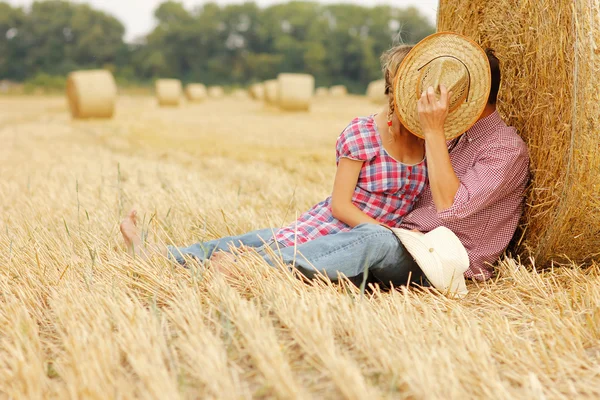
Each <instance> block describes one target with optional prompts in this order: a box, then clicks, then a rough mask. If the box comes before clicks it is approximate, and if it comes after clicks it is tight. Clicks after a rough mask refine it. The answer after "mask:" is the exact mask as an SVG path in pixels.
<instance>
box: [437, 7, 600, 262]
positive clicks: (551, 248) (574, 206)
mask: <svg viewBox="0 0 600 400" xmlns="http://www.w3.org/2000/svg"><path fill="white" fill-rule="evenodd" d="M438 29H440V30H453V31H456V32H458V33H462V34H465V35H467V36H470V37H471V38H473V39H474V40H475V41H477V42H478V43H480V44H481V45H482V46H483V47H484V48H485V47H491V48H493V49H495V51H496V55H497V56H498V58H499V59H500V61H501V67H502V73H503V84H502V88H501V91H500V98H499V104H498V106H499V110H500V112H501V114H502V115H503V116H504V118H505V120H506V121H507V123H508V124H510V125H512V126H515V127H516V128H517V129H518V131H519V133H520V134H521V136H522V137H523V138H524V140H525V141H526V142H527V143H528V145H529V149H530V155H531V171H532V184H531V189H530V191H529V193H528V198H527V204H528V207H527V209H526V212H525V216H524V221H523V232H521V234H520V235H518V236H517V240H516V244H517V245H518V247H519V249H520V250H521V251H523V252H524V253H525V254H527V255H529V254H530V255H532V256H534V257H535V260H536V263H537V264H538V265H548V264H549V263H550V261H551V260H555V261H557V262H567V261H568V260H572V261H574V262H576V263H587V262H589V261H590V260H592V259H598V258H599V253H600V154H599V143H600V141H599V135H598V132H599V131H600V126H599V123H598V118H599V115H600V84H599V81H598V76H600V70H599V69H600V51H599V50H598V46H599V45H600V2H599V1H598V0H575V1H572V0H557V1H554V2H552V4H549V3H548V2H542V1H537V0H536V1H533V0H519V1H513V0H510V1H508V0H494V1H489V0H482V1H478V2H471V1H468V0H442V1H441V2H440V9H439V21H438Z"/></svg>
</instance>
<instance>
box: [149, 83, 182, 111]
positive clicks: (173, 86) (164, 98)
mask: <svg viewBox="0 0 600 400" xmlns="http://www.w3.org/2000/svg"><path fill="white" fill-rule="evenodd" d="M155 86H156V98H157V99H158V105H159V106H161V107H165V106H178V105H179V102H180V101H181V91H182V88H181V81H180V80H178V79H159V80H157V81H156V84H155Z"/></svg>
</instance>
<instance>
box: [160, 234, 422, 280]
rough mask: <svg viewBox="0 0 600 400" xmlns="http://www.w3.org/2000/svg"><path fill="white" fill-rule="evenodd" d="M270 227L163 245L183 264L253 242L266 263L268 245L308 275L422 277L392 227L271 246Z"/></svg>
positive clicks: (247, 245)
mask: <svg viewBox="0 0 600 400" xmlns="http://www.w3.org/2000/svg"><path fill="white" fill-rule="evenodd" d="M273 233H274V230H272V229H262V230H258V231H254V232H250V233H246V234H244V235H240V236H231V237H225V238H222V239H217V240H211V241H208V242H204V243H196V244H194V245H192V246H189V247H183V248H176V247H169V254H170V256H171V257H172V258H174V259H175V260H177V262H179V263H181V264H183V263H185V259H184V256H192V257H193V258H195V259H197V260H199V261H204V260H206V259H208V258H210V257H211V256H212V254H213V253H215V252H217V251H229V250H230V248H237V247H240V246H246V247H253V248H256V249H257V251H258V252H259V254H260V255H261V256H262V257H263V258H264V259H265V260H266V261H267V262H268V263H269V264H271V265H274V264H275V261H274V260H272V259H271V256H270V255H269V254H267V251H266V246H269V247H270V248H271V249H273V251H274V253H275V254H276V255H277V256H278V257H280V258H281V260H282V261H283V262H284V263H285V264H288V265H291V266H293V267H295V268H297V269H298V270H300V272H302V273H303V274H304V275H305V276H307V277H308V278H314V277H316V276H317V275H319V273H321V274H324V275H326V276H327V277H329V278H330V279H331V280H337V279H338V277H339V275H340V274H342V275H345V276H346V277H348V278H350V279H351V280H352V281H353V282H355V283H356V282H357V280H356V279H352V278H359V279H360V278H362V276H363V273H364V272H365V271H366V270H367V269H368V275H369V277H371V278H375V280H376V281H379V282H381V283H383V284H386V285H387V284H389V283H391V284H393V285H394V286H400V285H405V284H407V283H409V280H410V281H411V282H422V277H423V275H422V271H421V269H420V268H419V266H418V265H417V264H416V262H415V261H414V260H413V258H412V256H411V255H410V254H409V253H408V251H407V250H406V249H405V248H404V246H403V245H402V243H400V241H399V240H398V238H397V237H396V235H394V233H393V232H392V231H390V230H389V229H387V228H385V227H382V226H379V225H375V224H362V225H358V226H357V227H355V228H354V229H352V230H351V231H348V232H340V233H336V234H333V235H327V236H321V237H319V238H316V239H314V240H312V241H310V242H307V243H303V244H300V245H298V246H296V248H294V247H285V248H282V247H281V246H277V243H276V242H273V241H272V239H273Z"/></svg>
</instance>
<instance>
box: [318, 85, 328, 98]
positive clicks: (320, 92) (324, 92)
mask: <svg viewBox="0 0 600 400" xmlns="http://www.w3.org/2000/svg"><path fill="white" fill-rule="evenodd" d="M327 96H329V88H326V87H324V86H320V87H318V88H317V89H316V90H315V97H327Z"/></svg>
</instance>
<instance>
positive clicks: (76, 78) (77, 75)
mask: <svg viewBox="0 0 600 400" xmlns="http://www.w3.org/2000/svg"><path fill="white" fill-rule="evenodd" d="M67 99H68V101H69V108H70V109H71V116H72V117H73V118H77V119H83V118H112V116H113V115H114V113H115V104H116V101H117V84H116V83H115V79H114V78H113V75H112V74H111V73H110V72H109V71H105V70H92V71H75V72H71V73H70V74H69V76H68V78H67Z"/></svg>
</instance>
